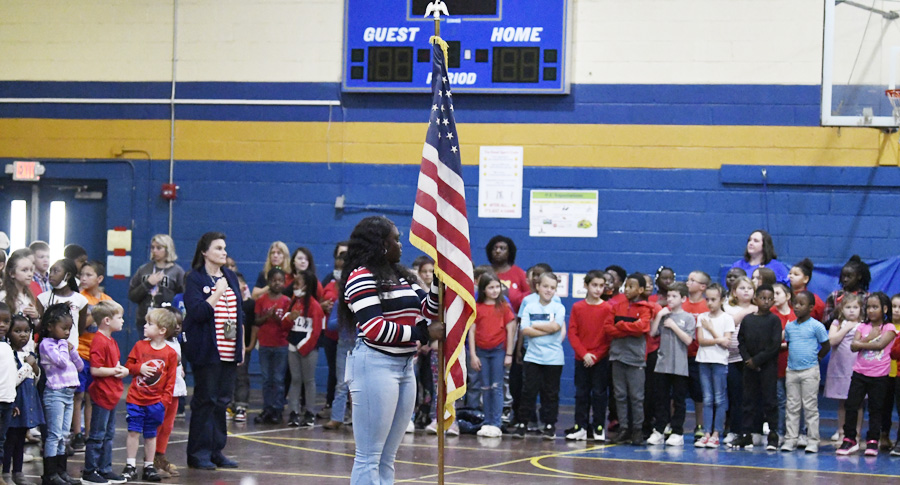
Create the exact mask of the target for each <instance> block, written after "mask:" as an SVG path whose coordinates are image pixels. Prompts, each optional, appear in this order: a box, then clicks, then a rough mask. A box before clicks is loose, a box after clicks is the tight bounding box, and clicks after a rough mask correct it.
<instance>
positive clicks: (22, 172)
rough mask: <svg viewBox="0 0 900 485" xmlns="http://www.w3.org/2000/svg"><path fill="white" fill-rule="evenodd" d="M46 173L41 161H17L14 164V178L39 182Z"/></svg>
mask: <svg viewBox="0 0 900 485" xmlns="http://www.w3.org/2000/svg"><path fill="white" fill-rule="evenodd" d="M9 168H10V167H9V166H7V173H9V171H10V170H9ZM43 174H44V166H43V165H41V163H40V162H22V161H16V162H13V165H12V176H13V177H12V178H13V180H17V181H22V182H37V181H39V180H41V175H43Z"/></svg>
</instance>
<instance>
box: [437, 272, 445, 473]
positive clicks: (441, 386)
mask: <svg viewBox="0 0 900 485" xmlns="http://www.w3.org/2000/svg"><path fill="white" fill-rule="evenodd" d="M438 308H439V309H440V310H438V318H439V319H440V320H439V321H440V322H441V323H446V318H445V317H444V283H438ZM446 339H447V328H446V326H445V327H444V338H442V339H440V340H438V350H437V352H438V358H437V360H438V380H437V385H438V388H437V408H436V409H435V417H436V418H437V433H438V463H437V465H438V485H444V434H445V429H444V428H445V425H444V402H445V401H446V400H447V384H446V382H445V380H444V374H445V373H446V372H447V363H446V362H444V340H446Z"/></svg>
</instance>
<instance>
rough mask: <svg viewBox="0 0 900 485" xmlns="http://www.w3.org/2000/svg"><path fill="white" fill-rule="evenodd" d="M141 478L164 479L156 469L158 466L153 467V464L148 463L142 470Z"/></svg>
mask: <svg viewBox="0 0 900 485" xmlns="http://www.w3.org/2000/svg"><path fill="white" fill-rule="evenodd" d="M141 480H143V481H145V482H158V481H160V480H162V477H160V476H159V473H158V472H157V471H156V468H153V465H148V466H145V467H144V470H143V471H142V472H141Z"/></svg>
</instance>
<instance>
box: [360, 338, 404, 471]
mask: <svg viewBox="0 0 900 485" xmlns="http://www.w3.org/2000/svg"><path fill="white" fill-rule="evenodd" d="M346 366H347V367H348V369H349V372H348V373H347V378H348V385H349V387H350V396H351V397H352V398H353V437H354V439H355V441H356V458H355V459H354V461H353V472H352V473H351V476H350V483H351V484H354V485H357V484H358V485H363V484H376V485H378V484H381V485H387V484H391V483H394V458H395V457H396V455H397V449H398V448H400V441H401V440H402V439H403V435H404V434H405V433H406V426H407V425H408V424H409V417H410V416H411V415H412V412H413V407H414V406H415V404H416V378H415V373H414V372H413V359H412V356H409V357H395V356H391V355H387V354H383V353H381V352H379V351H377V350H373V349H371V348H369V347H368V346H367V345H366V344H364V343H363V342H362V340H357V342H356V346H355V347H354V349H353V353H352V354H350V355H349V356H348V357H347V363H346Z"/></svg>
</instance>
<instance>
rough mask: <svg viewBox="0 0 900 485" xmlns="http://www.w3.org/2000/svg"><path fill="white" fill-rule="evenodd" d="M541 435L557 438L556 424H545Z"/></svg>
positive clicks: (549, 438) (550, 438) (547, 438)
mask: <svg viewBox="0 0 900 485" xmlns="http://www.w3.org/2000/svg"><path fill="white" fill-rule="evenodd" d="M541 436H542V437H543V438H544V439H545V440H555V439H556V426H554V425H552V424H546V425H544V429H542V430H541Z"/></svg>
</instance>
